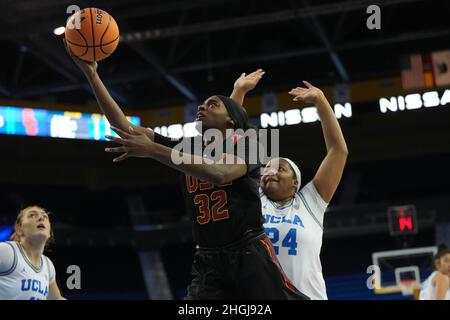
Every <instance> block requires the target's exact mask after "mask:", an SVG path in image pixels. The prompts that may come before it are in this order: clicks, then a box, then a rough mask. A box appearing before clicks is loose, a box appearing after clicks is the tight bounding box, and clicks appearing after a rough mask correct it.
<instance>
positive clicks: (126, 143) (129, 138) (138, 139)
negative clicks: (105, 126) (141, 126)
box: [105, 126, 154, 162]
mask: <svg viewBox="0 0 450 320" xmlns="http://www.w3.org/2000/svg"><path fill="white" fill-rule="evenodd" d="M111 129H112V130H114V132H115V133H117V134H118V135H119V138H117V137H112V136H109V135H107V136H105V137H106V138H107V139H109V140H111V141H114V142H116V143H118V144H121V145H122V146H121V147H116V148H106V149H105V151H106V152H113V153H123V154H122V155H120V156H119V157H117V158H114V159H113V162H119V161H122V160H125V159H128V158H130V157H136V158H146V157H150V156H151V151H152V149H153V148H152V147H153V144H154V142H153V141H152V140H151V139H150V138H149V137H148V136H147V135H145V134H143V133H138V132H136V131H135V130H134V129H133V127H131V126H130V127H129V128H128V132H125V131H123V130H121V129H119V128H115V127H111Z"/></svg>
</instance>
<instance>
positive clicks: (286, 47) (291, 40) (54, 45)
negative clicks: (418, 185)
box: [0, 0, 450, 110]
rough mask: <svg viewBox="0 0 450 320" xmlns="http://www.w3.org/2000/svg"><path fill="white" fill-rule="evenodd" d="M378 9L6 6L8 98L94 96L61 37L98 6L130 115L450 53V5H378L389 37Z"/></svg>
mask: <svg viewBox="0 0 450 320" xmlns="http://www.w3.org/2000/svg"><path fill="white" fill-rule="evenodd" d="M372 2H373V1H352V0H347V1H340V2H339V1H332V0H276V1H275V0H273V1H269V0H191V1H184V0H164V1H146V0H98V1H78V2H74V1H73V0H70V1H68V0H40V1H35V0H20V1H18V0H1V2H0V9H1V11H2V15H1V16H0V47H1V49H2V50H1V59H0V69H1V70H2V71H1V73H0V95H1V96H3V97H5V98H13V99H19V98H20V99H42V98H45V99H53V100H54V101H57V102H59V103H76V104H80V103H85V102H86V101H87V100H88V99H92V94H91V91H90V89H89V87H88V85H87V82H86V81H85V79H84V78H83V76H82V74H81V73H80V72H79V71H78V70H77V68H76V66H75V65H74V64H73V63H72V61H71V60H70V58H69V57H68V56H67V54H66V53H65V49H64V46H63V43H62V40H61V36H56V35H54V34H53V29H54V28H56V27H58V26H62V25H64V24H65V21H66V19H67V17H68V14H66V9H67V7H68V6H69V5H72V4H76V5H78V6H80V7H81V8H83V7H98V8H102V9H104V10H106V11H107V12H109V13H110V14H111V15H112V16H113V17H114V18H115V19H116V21H117V23H118V25H119V28H120V30H121V35H122V37H123V38H122V41H121V43H120V44H119V48H118V49H117V51H116V52H115V53H114V54H113V55H112V56H111V57H110V58H108V59H106V60H105V61H103V62H100V67H99V72H100V74H101V76H102V78H103V80H104V82H105V83H106V84H107V86H108V88H109V90H110V92H111V93H112V95H113V96H114V98H115V99H116V100H117V101H118V102H119V103H120V104H121V105H123V106H126V107H127V108H128V109H133V110H148V109H151V108H156V107H161V106H170V105H175V104H183V103H187V102H195V101H198V100H202V99H204V98H205V97H206V96H208V95H211V94H215V93H222V94H224V93H225V94H226V93H228V92H230V91H231V89H232V84H233V81H234V79H235V78H236V77H237V76H239V75H240V74H241V73H242V72H248V71H252V70H254V69H255V68H263V69H265V70H266V71H267V74H266V77H265V79H264V81H262V83H261V85H260V86H259V87H258V89H257V90H259V91H267V90H287V89H289V88H290V87H292V86H294V85H297V84H299V83H300V81H301V80H303V79H308V80H310V81H311V82H313V83H316V84H319V85H320V84H332V83H337V82H346V81H358V80H363V79H373V78H378V77H384V76H392V75H399V71H400V56H401V55H403V54H410V53H416V52H429V51H432V50H438V49H447V48H448V40H449V37H450V20H449V19H448V14H449V11H450V2H449V1H444V0H436V1H423V0H422V1H421V0H380V1H377V4H378V5H379V6H380V7H381V29H380V30H369V29H368V28H367V27H366V20H367V18H368V17H369V14H367V13H366V9H367V7H368V6H369V5H371V4H372Z"/></svg>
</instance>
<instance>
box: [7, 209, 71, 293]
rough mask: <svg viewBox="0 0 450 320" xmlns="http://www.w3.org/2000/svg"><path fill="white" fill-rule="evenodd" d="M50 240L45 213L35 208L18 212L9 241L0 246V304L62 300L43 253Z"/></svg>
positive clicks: (51, 235) (50, 234) (48, 262)
mask: <svg viewBox="0 0 450 320" xmlns="http://www.w3.org/2000/svg"><path fill="white" fill-rule="evenodd" d="M52 238H53V232H52V227H51V224H50V220H49V216H48V213H47V212H46V211H45V210H44V209H42V208H41V207H38V206H31V207H27V208H25V209H23V210H21V211H20V212H19V214H18V215H17V219H16V224H15V228H14V233H13V235H12V236H11V239H10V240H11V241H7V242H2V243H0V300H47V299H48V300H65V299H64V298H63V297H62V296H61V293H60V291H59V288H58V285H57V284H56V281H55V279H56V273H55V267H54V266H53V263H52V262H51V261H50V259H49V258H48V257H46V256H45V255H44V250H45V248H46V246H47V244H48V243H49V241H50V240H51V239H52Z"/></svg>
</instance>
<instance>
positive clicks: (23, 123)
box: [0, 106, 141, 140]
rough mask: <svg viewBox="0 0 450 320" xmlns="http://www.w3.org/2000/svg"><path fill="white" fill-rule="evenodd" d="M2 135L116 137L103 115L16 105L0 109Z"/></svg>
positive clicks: (134, 121)
mask: <svg viewBox="0 0 450 320" xmlns="http://www.w3.org/2000/svg"><path fill="white" fill-rule="evenodd" d="M127 119H128V120H129V121H130V122H131V123H132V124H133V125H136V126H139V125H140V124H141V119H140V118H139V117H127ZM0 134H10V135H23V136H38V137H50V138H67V139H83V140H106V138H105V135H111V136H115V135H116V134H115V133H114V132H113V131H112V130H111V128H110V125H109V122H108V120H107V119H106V117H105V116H104V115H101V114H97V113H81V112H72V111H56V110H45V109H33V108H19V107H12V106H0Z"/></svg>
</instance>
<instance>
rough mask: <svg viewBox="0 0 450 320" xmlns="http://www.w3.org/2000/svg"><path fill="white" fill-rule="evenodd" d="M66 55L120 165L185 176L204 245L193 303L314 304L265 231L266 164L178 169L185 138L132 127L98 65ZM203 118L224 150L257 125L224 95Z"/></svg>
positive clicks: (237, 161)
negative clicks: (156, 167)
mask: <svg viewBox="0 0 450 320" xmlns="http://www.w3.org/2000/svg"><path fill="white" fill-rule="evenodd" d="M66 48H67V46H66ZM67 51H68V53H69V54H70V55H71V56H72V58H73V60H74V61H75V63H76V64H77V65H78V66H79V67H80V69H81V70H82V71H83V73H84V74H85V76H86V78H87V79H88V81H89V84H90V85H91V88H92V90H93V91H94V93H95V96H96V98H97V102H98V104H99V106H100V108H101V110H102V112H103V113H104V114H105V115H106V117H107V119H108V120H109V122H110V124H111V128H112V129H113V130H114V131H115V132H116V133H117V134H118V135H119V136H120V137H119V138H116V137H111V136H108V137H107V138H108V139H110V140H112V141H114V142H116V143H118V144H119V145H120V146H119V147H115V148H107V149H106V151H107V152H113V153H122V155H120V156H119V157H117V158H115V159H114V161H115V162H117V161H123V160H125V159H127V158H130V157H143V158H151V159H154V160H157V161H159V162H161V163H162V164H165V165H167V166H169V167H172V168H174V169H176V170H178V171H180V172H181V186H182V191H183V194H184V198H185V202H186V208H187V211H188V214H189V217H190V219H191V221H192V228H193V235H194V241H195V242H196V244H197V245H198V247H197V252H196V254H195V258H194V262H193V267H192V272H193V277H194V279H193V280H192V283H191V285H190V286H189V287H188V295H187V297H186V299H280V300H281V299H296V300H297V299H298V300H303V299H308V297H306V296H305V295H303V294H302V293H300V292H299V291H298V290H297V289H296V288H295V286H294V285H292V283H291V282H290V281H289V280H288V278H287V277H286V275H285V274H284V272H283V271H282V269H281V267H280V264H279V262H278V260H277V258H276V256H275V253H274V250H273V247H272V244H271V242H270V240H269V239H268V238H267V236H266V235H265V233H264V229H263V219H262V214H261V202H260V199H259V191H258V184H259V178H260V168H261V164H259V163H256V164H252V163H250V162H249V160H248V159H245V158H246V157H247V156H248V155H249V152H248V150H246V152H245V155H246V156H244V159H243V158H240V157H237V155H236V154H226V153H225V154H224V159H226V158H229V157H231V158H233V160H234V161H233V162H232V163H233V164H223V162H221V161H217V162H213V163H209V164H206V163H205V162H204V161H202V157H201V156H200V155H188V157H190V158H191V159H192V160H193V161H191V162H190V163H181V164H178V165H175V164H174V163H173V162H172V158H171V155H172V152H173V149H172V148H174V147H175V146H176V145H178V144H179V143H181V140H173V139H170V138H167V137H164V136H161V135H159V134H157V133H155V132H153V131H152V130H150V129H147V128H143V127H139V126H134V125H132V124H131V123H130V122H129V121H128V120H127V118H126V117H125V115H124V113H123V111H122V110H121V108H120V107H119V106H118V104H117V103H116V102H115V101H114V99H113V98H112V97H111V96H110V94H109V93H108V91H107V89H106V88H105V86H104V84H103V82H102V81H101V79H100V77H99V75H98V73H97V63H96V62H91V63H89V62H84V61H82V60H80V59H78V58H77V57H75V56H74V55H72V54H71V52H70V50H69V49H68V50H67ZM196 120H197V122H199V123H201V125H202V126H201V127H202V130H203V131H204V130H208V129H216V130H219V131H220V132H222V137H223V145H226V144H227V143H229V142H230V140H231V143H234V142H235V141H237V140H239V139H240V138H242V137H238V136H236V135H227V129H235V130H236V129H243V130H244V131H245V130H247V129H248V128H250V127H251V124H250V123H249V120H248V116H247V114H246V112H245V110H244V109H243V108H242V107H241V106H240V105H238V104H237V103H236V102H235V101H233V100H232V99H230V98H228V97H225V96H219V95H215V96H211V97H209V98H208V99H206V100H205V101H204V102H203V103H201V104H200V105H199V107H198V113H197V119H196ZM244 139H248V137H244ZM207 143H208V142H207V141H205V144H202V146H201V148H204V147H205V146H206V144H207ZM215 143H217V141H215ZM250 143H254V142H252V141H246V143H245V146H246V147H247V148H248V146H249V145H250ZM235 150H236V148H235ZM199 160H200V161H199ZM196 163H199V164H196Z"/></svg>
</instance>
